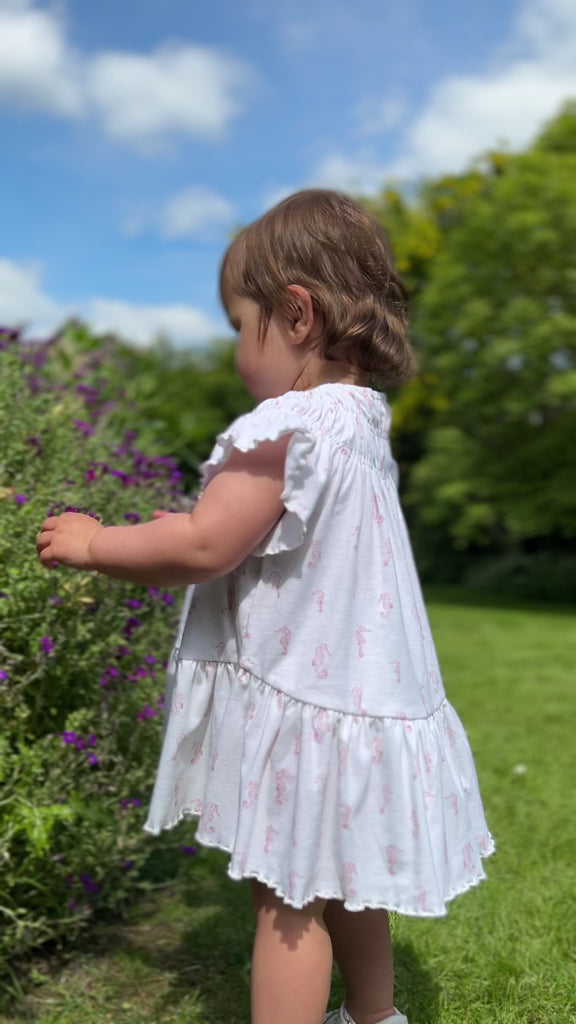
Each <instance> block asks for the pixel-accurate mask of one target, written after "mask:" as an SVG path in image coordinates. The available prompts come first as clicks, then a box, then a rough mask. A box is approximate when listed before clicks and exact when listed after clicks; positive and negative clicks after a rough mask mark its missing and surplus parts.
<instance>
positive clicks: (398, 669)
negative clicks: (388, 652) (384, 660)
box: [390, 658, 402, 686]
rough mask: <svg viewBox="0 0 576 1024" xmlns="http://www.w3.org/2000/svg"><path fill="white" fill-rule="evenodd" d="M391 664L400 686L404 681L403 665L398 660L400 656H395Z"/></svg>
mask: <svg viewBox="0 0 576 1024" xmlns="http://www.w3.org/2000/svg"><path fill="white" fill-rule="evenodd" d="M390 664H391V665H392V671H393V673H394V679H395V680H396V683H397V684H398V686H400V683H401V682H402V666H401V664H400V662H399V661H398V658H394V659H393V660H392V661H391V662H390Z"/></svg>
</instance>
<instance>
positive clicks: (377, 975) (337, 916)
mask: <svg viewBox="0 0 576 1024" xmlns="http://www.w3.org/2000/svg"><path fill="white" fill-rule="evenodd" d="M324 920H325V921H326V926H327V928H328V931H329V933H330V938H331V940H332V949H333V951H334V959H335V960H336V963H337V964H338V967H339V970H340V974H341V975H342V981H343V982H344V989H345V992H346V1009H347V1010H348V1013H349V1014H350V1016H351V1017H352V1018H353V1019H354V1021H355V1022H356V1024H377V1022H378V1021H381V1020H385V1018H386V1017H389V1016H391V1015H392V1014H393V1013H394V966H393V960H392V941H391V939H390V924H389V921H388V912H387V911H386V910H359V911H357V912H352V911H351V910H345V909H344V904H343V903H342V902H341V901H340V900H329V901H328V903H327V904H326V909H325V911H324Z"/></svg>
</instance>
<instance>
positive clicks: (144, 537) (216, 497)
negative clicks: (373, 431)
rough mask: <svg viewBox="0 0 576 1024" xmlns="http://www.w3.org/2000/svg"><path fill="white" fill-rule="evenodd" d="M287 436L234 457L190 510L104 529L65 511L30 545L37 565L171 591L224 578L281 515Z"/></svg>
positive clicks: (51, 519)
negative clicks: (34, 548)
mask: <svg viewBox="0 0 576 1024" xmlns="http://www.w3.org/2000/svg"><path fill="white" fill-rule="evenodd" d="M288 442H289V437H288V436H285V437H283V438H281V439H280V440H279V441H273V442H272V441H266V442H264V443H262V444H260V445H259V446H258V448H256V449H255V450H254V451H252V452H238V451H234V452H233V453H232V455H231V456H230V459H229V460H228V462H227V463H226V466H225V467H224V469H223V470H221V471H220V472H219V473H217V474H216V476H215V477H214V478H213V479H212V480H211V481H210V483H209V484H208V486H207V488H206V490H205V492H204V494H203V495H202V498H201V500H200V501H199V502H198V504H197V505H196V507H195V508H194V510H193V511H192V512H191V513H190V514H189V513H187V512H183V513H175V514H174V515H167V516H161V517H160V518H158V519H156V520H155V521H154V522H149V523H141V524H138V525H137V526H107V527H104V526H102V525H101V524H100V523H98V522H96V521H95V520H94V519H92V518H90V516H85V515H81V514H78V513H74V512H67V513H64V514H63V515H61V516H56V517H52V518H50V519H47V520H46V521H45V522H44V524H43V526H42V532H41V533H40V536H39V538H38V541H37V549H38V554H39V557H40V561H41V562H42V564H43V565H45V566H47V567H50V566H52V565H53V563H54V562H58V563H62V564H63V565H69V566H72V567H73V568H76V569H85V570H91V569H95V570H96V571H97V572H101V573H104V574H105V575H106V576H114V577H116V578H117V579H123V580H127V581H129V582H131V583H145V584H148V585H154V584H155V585H160V586H175V585H177V584H184V585H186V584H188V583H200V582H203V581H204V580H210V579H214V578H215V577H217V576H224V575H225V574H226V573H228V572H231V571H232V569H235V568H236V566H237V565H239V564H240V562H242V561H243V560H244V559H245V558H246V557H247V555H249V554H250V552H251V551H253V550H254V548H255V547H256V546H257V544H258V543H259V542H260V541H261V540H262V538H263V537H265V536H266V534H267V533H269V532H270V530H271V529H272V527H273V526H274V524H275V523H276V522H277V520H278V519H279V518H280V516H281V515H282V513H283V511H284V506H283V504H282V501H281V499H280V495H281V494H282V491H283V488H284V463H285V460H286V449H287V447H288Z"/></svg>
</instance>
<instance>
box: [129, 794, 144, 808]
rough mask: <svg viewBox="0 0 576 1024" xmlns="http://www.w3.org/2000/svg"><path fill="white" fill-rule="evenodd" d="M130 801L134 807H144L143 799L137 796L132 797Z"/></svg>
mask: <svg viewBox="0 0 576 1024" xmlns="http://www.w3.org/2000/svg"><path fill="white" fill-rule="evenodd" d="M130 803H131V804H132V807H142V801H141V800H139V799H138V797H137V796H133V797H131V798H130Z"/></svg>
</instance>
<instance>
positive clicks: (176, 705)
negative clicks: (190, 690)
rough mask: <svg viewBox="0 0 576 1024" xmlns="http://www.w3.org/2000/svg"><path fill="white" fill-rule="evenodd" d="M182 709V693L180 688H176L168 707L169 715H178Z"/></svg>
mask: <svg viewBox="0 0 576 1024" xmlns="http://www.w3.org/2000/svg"><path fill="white" fill-rule="evenodd" d="M183 710H184V694H183V693H182V691H181V690H176V692H175V693H174V696H173V698H172V707H171V709H170V714H171V715H179V714H180V712H181V711H183Z"/></svg>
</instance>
